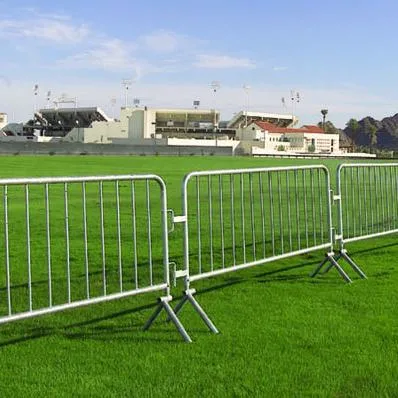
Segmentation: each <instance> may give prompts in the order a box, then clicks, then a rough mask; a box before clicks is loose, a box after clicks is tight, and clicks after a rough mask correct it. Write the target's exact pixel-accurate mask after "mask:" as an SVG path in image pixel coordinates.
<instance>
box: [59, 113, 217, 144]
mask: <svg viewBox="0 0 398 398" xmlns="http://www.w3.org/2000/svg"><path fill="white" fill-rule="evenodd" d="M77 112H78V110H77ZM219 121H220V113H219V112H218V111H216V110H213V109H210V110H202V109H156V108H147V107H144V108H122V110H121V114H120V120H119V121H114V120H112V121H98V122H97V121H95V122H92V123H91V125H90V127H85V128H82V127H75V128H73V129H72V130H71V131H70V132H69V133H68V134H67V135H66V136H65V137H64V138H63V141H74V142H76V141H79V142H84V143H103V144H106V143H116V144H129V143H130V144H134V143H137V142H139V141H143V140H151V139H160V138H164V139H166V138H184V139H186V138H198V139H205V138H214V137H215V136H217V135H219V136H220V135H222V134H224V133H222V132H220V131H219V129H218V124H219Z"/></svg>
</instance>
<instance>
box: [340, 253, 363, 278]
mask: <svg viewBox="0 0 398 398" xmlns="http://www.w3.org/2000/svg"><path fill="white" fill-rule="evenodd" d="M340 257H342V258H344V260H345V261H347V263H348V264H350V265H351V267H352V269H353V270H354V271H355V272H356V273H357V274H358V275H359V276H360V277H361V278H362V279H368V278H367V276H366V274H365V273H364V272H363V271H362V270H361V268H360V267H359V266H358V265H357V264H356V263H355V262H354V260H353V259H352V258H351V257H350V256H349V255H348V254H347V250H345V249H343V250H341V251H340Z"/></svg>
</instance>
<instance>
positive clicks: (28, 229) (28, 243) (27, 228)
mask: <svg viewBox="0 0 398 398" xmlns="http://www.w3.org/2000/svg"><path fill="white" fill-rule="evenodd" d="M29 207H30V205H29V185H28V184H26V185H25V222H26V256H27V262H28V292H29V311H32V309H33V300H32V264H31V244H30V214H29Z"/></svg>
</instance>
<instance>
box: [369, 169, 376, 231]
mask: <svg viewBox="0 0 398 398" xmlns="http://www.w3.org/2000/svg"><path fill="white" fill-rule="evenodd" d="M374 188H375V186H374V181H373V182H372V169H369V205H370V207H369V209H370V216H371V226H372V227H371V233H373V232H374V214H373V213H374V208H373V197H374V194H373V193H374Z"/></svg>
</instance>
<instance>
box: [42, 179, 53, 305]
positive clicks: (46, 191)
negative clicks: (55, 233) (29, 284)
mask: <svg viewBox="0 0 398 398" xmlns="http://www.w3.org/2000/svg"><path fill="white" fill-rule="evenodd" d="M44 200H45V212H46V243H47V275H48V305H49V306H50V307H52V305H53V294H52V269H51V233H50V202H49V189H48V184H45V186H44Z"/></svg>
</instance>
